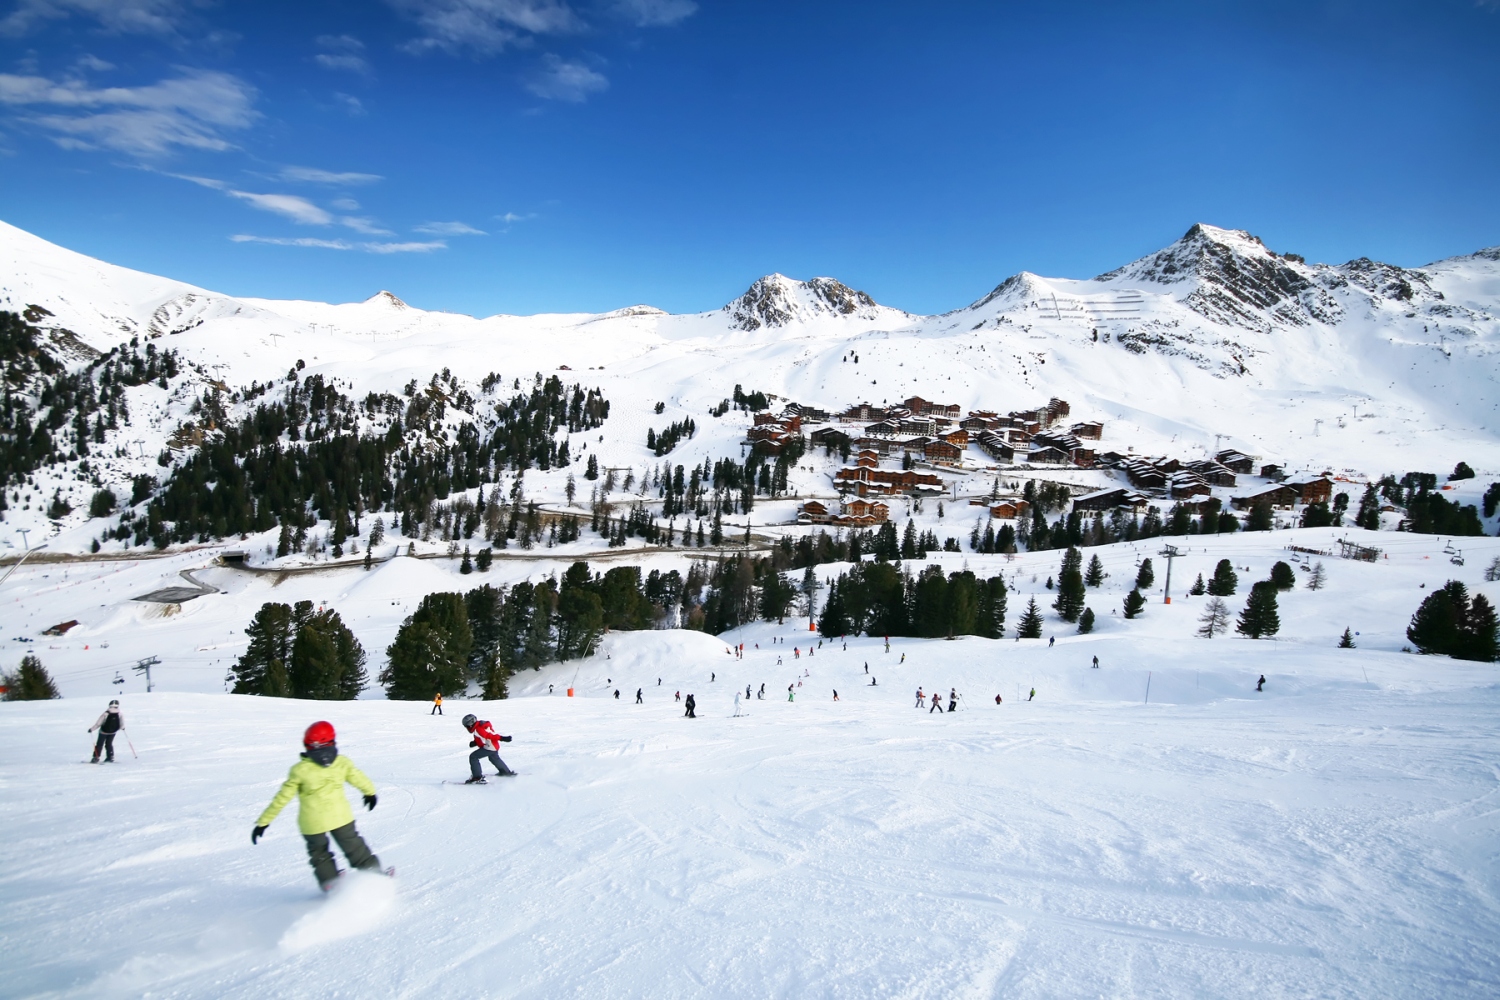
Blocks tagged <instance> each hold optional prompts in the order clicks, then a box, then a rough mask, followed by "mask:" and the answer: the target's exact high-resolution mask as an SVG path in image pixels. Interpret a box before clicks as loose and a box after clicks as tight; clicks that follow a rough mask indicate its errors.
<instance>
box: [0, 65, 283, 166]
mask: <svg viewBox="0 0 1500 1000" xmlns="http://www.w3.org/2000/svg"><path fill="white" fill-rule="evenodd" d="M255 97H256V91H255V88H254V87H252V86H250V85H249V84H248V83H245V82H244V81H243V80H241V79H239V78H238V77H235V76H231V75H230V74H228V73H220V72H215V71H209V70H186V71H184V72H183V73H182V75H181V76H178V77H174V78H171V79H167V80H161V81H159V82H157V83H153V84H149V85H147V86H143V87H91V86H89V85H88V84H86V83H85V82H83V81H82V80H62V81H54V80H50V79H48V78H46V77H41V76H16V75H12V74H9V73H0V104H6V105H10V106H12V107H30V108H38V109H40V108H52V109H56V110H54V111H52V112H51V113H46V114H33V115H30V116H26V117H24V118H22V120H23V121H25V122H28V123H30V124H33V125H36V126H38V127H40V128H42V129H44V130H46V131H48V132H50V133H52V138H53V141H54V142H56V143H57V144H58V145H61V146H64V147H68V148H73V149H89V148H96V147H103V148H106V149H113V150H117V151H119V152H124V153H131V154H134V155H137V156H143V157H160V156H165V155H167V154H169V153H171V152H172V151H174V149H177V148H187V149H203V150H214V151H221V150H226V149H229V148H231V144H230V142H229V140H228V139H226V138H225V137H224V135H225V133H226V132H229V131H232V130H236V129H243V128H247V127H249V126H250V125H251V124H252V123H254V122H255V121H256V120H257V119H258V118H259V117H260V113H259V112H257V111H256V110H255V108H254V103H255Z"/></svg>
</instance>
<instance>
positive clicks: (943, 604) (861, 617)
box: [818, 562, 1006, 639]
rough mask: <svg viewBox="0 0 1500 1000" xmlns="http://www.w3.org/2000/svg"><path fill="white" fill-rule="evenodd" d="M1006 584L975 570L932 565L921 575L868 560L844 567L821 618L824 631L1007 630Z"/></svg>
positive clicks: (925, 633)
mask: <svg viewBox="0 0 1500 1000" xmlns="http://www.w3.org/2000/svg"><path fill="white" fill-rule="evenodd" d="M1005 611H1006V585H1005V581H1004V580H1003V579H1001V578H1000V577H998V576H995V577H990V578H989V579H980V578H979V577H976V576H975V575H974V574H973V573H972V572H970V571H969V570H961V571H958V572H954V573H949V574H947V575H946V576H945V575H944V574H943V569H942V567H941V566H936V565H934V566H927V567H925V568H924V569H922V570H921V572H919V573H918V574H916V575H915V576H913V575H912V573H911V571H910V570H909V569H903V568H900V567H898V566H896V565H895V564H894V563H888V562H868V563H860V564H858V565H856V566H854V567H852V568H851V569H850V570H849V571H848V572H847V573H840V574H839V576H838V577H837V579H835V580H834V581H833V583H832V584H830V586H829V590H828V597H827V599H826V600H825V602H824V605H823V612H822V615H821V616H820V617H819V619H818V630H819V631H820V632H822V633H823V634H824V635H830V636H833V635H846V634H849V633H855V634H859V633H866V634H869V635H907V636H922V637H926V638H937V637H940V636H956V635H979V636H984V637H986V638H990V639H998V638H1000V636H1001V635H1002V634H1003V633H1004V631H1005Z"/></svg>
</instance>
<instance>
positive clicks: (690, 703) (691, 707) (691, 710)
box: [682, 695, 698, 719]
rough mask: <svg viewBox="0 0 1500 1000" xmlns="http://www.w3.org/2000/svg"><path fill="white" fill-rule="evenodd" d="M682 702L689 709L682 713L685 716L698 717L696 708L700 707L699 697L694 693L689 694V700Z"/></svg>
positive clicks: (689, 717)
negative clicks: (694, 695) (693, 694)
mask: <svg viewBox="0 0 1500 1000" xmlns="http://www.w3.org/2000/svg"><path fill="white" fill-rule="evenodd" d="M682 704H683V706H684V707H685V708H686V709H687V711H686V712H683V713H682V714H683V717H684V718H688V719H696V718H697V717H698V714H697V711H696V709H697V708H698V699H696V698H694V697H693V696H692V695H688V696H687V701H685V702H683V703H682Z"/></svg>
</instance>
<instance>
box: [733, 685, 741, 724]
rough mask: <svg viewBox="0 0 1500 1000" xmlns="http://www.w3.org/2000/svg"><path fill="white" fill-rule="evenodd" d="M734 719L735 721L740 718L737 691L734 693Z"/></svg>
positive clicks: (738, 694)
mask: <svg viewBox="0 0 1500 1000" xmlns="http://www.w3.org/2000/svg"><path fill="white" fill-rule="evenodd" d="M734 717H735V718H736V719H737V718H739V717H740V693H739V691H735V693H734Z"/></svg>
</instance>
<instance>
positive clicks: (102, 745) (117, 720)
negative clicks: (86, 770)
mask: <svg viewBox="0 0 1500 1000" xmlns="http://www.w3.org/2000/svg"><path fill="white" fill-rule="evenodd" d="M124 728H125V716H123V715H121V714H120V703H119V702H118V701H111V702H110V703H109V707H108V708H106V709H105V710H104V714H103V715H101V716H99V718H97V719H95V720H94V724H93V725H92V726H89V732H91V733H92V732H93V731H94V730H96V729H97V730H99V738H98V739H97V740H95V741H94V759H93V760H91V761H89V763H91V764H97V763H99V753H100V751H103V752H104V763H106V764H113V763H114V762H115V733H118V732H119V731H120V730H122V729H124Z"/></svg>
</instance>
